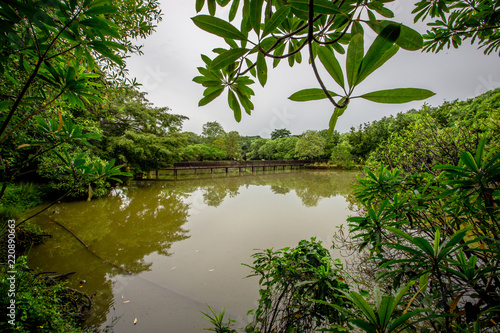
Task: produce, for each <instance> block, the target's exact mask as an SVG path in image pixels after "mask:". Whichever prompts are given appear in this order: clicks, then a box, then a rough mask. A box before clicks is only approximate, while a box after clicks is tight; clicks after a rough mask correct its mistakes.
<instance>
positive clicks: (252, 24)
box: [193, 0, 441, 132]
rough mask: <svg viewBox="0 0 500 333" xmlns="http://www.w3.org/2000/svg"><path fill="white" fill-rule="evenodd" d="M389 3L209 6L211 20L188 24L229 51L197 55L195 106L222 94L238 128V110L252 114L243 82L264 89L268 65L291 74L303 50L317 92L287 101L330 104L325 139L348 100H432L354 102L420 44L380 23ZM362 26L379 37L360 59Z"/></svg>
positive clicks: (377, 95)
mask: <svg viewBox="0 0 500 333" xmlns="http://www.w3.org/2000/svg"><path fill="white" fill-rule="evenodd" d="M387 2H388V1H383V0H371V1H356V0H345V1H334V2H330V1H323V0H292V1H287V2H285V1H270V0H266V1H264V0H256V1H244V2H240V1H238V0H233V1H230V0H226V1H208V2H207V4H208V10H209V13H210V15H198V16H196V17H194V18H193V22H194V23H195V24H196V25H197V26H198V27H199V28H201V29H203V30H205V31H207V32H209V33H212V34H215V35H217V36H219V37H222V38H224V40H225V41H226V43H227V44H228V48H227V49H222V48H218V49H216V50H215V51H216V52H215V53H216V56H215V57H214V58H210V57H208V56H206V55H202V59H203V61H204V63H205V67H200V68H198V69H199V72H200V74H201V75H200V76H197V77H195V78H194V81H195V82H197V83H199V84H202V85H203V86H205V87H206V90H205V92H204V94H203V96H204V97H203V98H202V99H201V100H200V102H199V105H200V106H203V105H206V104H208V103H210V102H211V101H212V100H214V99H215V98H217V97H219V96H220V95H221V94H222V93H223V92H224V91H225V90H227V98H228V105H229V107H230V108H231V110H232V111H233V113H234V117H235V119H236V121H240V120H241V116H242V109H243V110H244V111H245V112H246V113H248V114H251V111H252V110H253V109H254V106H253V104H252V102H251V101H250V98H251V96H253V95H254V92H253V90H252V89H251V88H250V85H252V84H254V83H255V82H254V80H253V79H251V78H250V76H249V75H251V76H253V77H254V78H256V79H257V80H258V81H259V83H260V84H261V85H262V86H265V84H266V82H267V75H268V63H267V60H266V58H271V59H273V67H276V66H277V65H278V64H279V63H280V61H281V60H282V59H288V64H289V65H290V66H293V65H294V64H295V63H300V62H302V56H303V54H302V51H303V50H306V49H307V51H308V52H307V56H308V61H309V62H310V64H311V67H312V69H313V71H314V74H315V76H316V79H317V81H318V84H319V86H320V88H308V89H303V90H301V91H298V92H296V93H294V94H293V95H291V96H290V97H289V99H291V100H293V101H300V102H303V101H310V100H320V99H328V100H329V102H330V103H331V104H332V105H333V106H334V110H333V112H332V117H331V120H330V124H329V125H330V126H329V127H330V132H332V131H333V129H334V128H335V124H336V122H337V119H338V117H340V116H341V115H342V114H343V113H344V111H345V109H346V108H347V106H348V105H349V103H350V101H351V100H352V99H355V98H363V99H367V100H370V101H373V102H377V103H406V102H410V101H415V100H422V99H426V98H428V97H431V96H432V95H434V93H432V92H430V91H428V90H425V89H416V88H401V89H389V90H380V91H374V92H369V93H366V94H363V95H355V94H354V92H355V90H357V89H356V88H357V87H358V86H359V85H360V84H361V83H362V82H363V81H364V80H365V79H366V78H367V77H368V76H369V75H370V74H371V73H373V72H374V71H375V70H376V69H378V68H379V67H381V66H382V65H383V64H385V62H387V61H388V60H389V59H390V58H392V57H393V56H394V55H395V54H396V53H397V52H398V50H399V49H400V48H403V49H405V50H410V51H415V50H419V49H421V48H422V46H423V39H422V36H421V35H420V34H419V33H418V32H417V31H415V30H413V29H411V28H409V27H407V26H405V25H402V24H400V23H397V22H393V21H389V20H386V19H385V18H389V19H390V18H392V17H393V16H394V14H393V13H392V11H391V10H389V9H388V8H387V7H386V3H387ZM440 2H441V1H440ZM229 3H231V9H230V11H229V20H228V21H225V20H223V19H220V18H218V17H216V16H215V14H216V9H217V4H218V5H219V6H226V5H228V4H229ZM264 4H265V6H264ZM204 5H205V1H204V0H197V1H196V10H197V11H200V10H201V9H202V8H203V7H204ZM240 5H242V6H240ZM237 13H240V14H241V25H240V28H237V27H236V26H234V25H233V24H231V23H230V22H231V21H233V20H234V19H235V17H236V14H237ZM380 17H382V18H383V19H380ZM363 25H364V26H365V27H368V28H369V29H372V30H373V31H374V32H375V33H376V34H377V35H378V37H377V38H375V40H374V41H373V43H372V44H371V45H370V47H369V49H368V50H367V52H366V53H365V50H364V28H363ZM346 49H347V52H346ZM344 53H346V65H345V70H343V69H342V67H341V66H340V63H339V61H338V60H337V57H338V55H339V54H344ZM319 64H321V65H322V66H323V67H324V68H325V70H326V72H328V74H329V75H330V76H331V77H332V78H333V80H334V81H335V82H336V84H337V86H336V87H334V88H330V89H332V90H330V89H329V88H327V87H326V85H325V83H324V82H323V79H322V78H321V75H320V71H319V70H318V65H319Z"/></svg>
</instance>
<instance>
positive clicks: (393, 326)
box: [387, 309, 429, 332]
mask: <svg viewBox="0 0 500 333" xmlns="http://www.w3.org/2000/svg"><path fill="white" fill-rule="evenodd" d="M427 311H429V309H416V310H413V311H412V312H407V313H405V314H404V315H402V316H401V317H398V318H397V319H396V320H394V321H393V322H392V323H391V326H390V327H389V328H388V329H387V332H392V331H394V330H396V328H397V327H398V326H400V325H401V324H404V323H405V322H406V321H407V320H408V319H410V318H411V317H414V316H415V315H417V314H419V313H422V312H427Z"/></svg>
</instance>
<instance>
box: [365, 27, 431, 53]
mask: <svg viewBox="0 0 500 333" xmlns="http://www.w3.org/2000/svg"><path fill="white" fill-rule="evenodd" d="M390 24H398V25H400V28H401V32H400V34H399V37H398V39H397V40H396V45H398V46H399V47H401V48H402V49H405V50H408V51H417V50H420V49H421V48H422V47H423V46H424V39H423V38H422V35H420V33H419V32H418V31H416V30H413V29H412V28H409V27H407V26H406V25H403V24H399V23H397V22H393V21H385V20H384V21H370V22H368V25H369V26H370V27H371V28H372V29H373V31H375V32H376V33H380V32H381V31H382V30H383V29H384V28H385V27H387V26H388V25H390Z"/></svg>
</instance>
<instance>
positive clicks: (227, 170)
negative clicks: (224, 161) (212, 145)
mask: <svg viewBox="0 0 500 333" xmlns="http://www.w3.org/2000/svg"><path fill="white" fill-rule="evenodd" d="M228 175H229V168H226V177H227V176H228Z"/></svg>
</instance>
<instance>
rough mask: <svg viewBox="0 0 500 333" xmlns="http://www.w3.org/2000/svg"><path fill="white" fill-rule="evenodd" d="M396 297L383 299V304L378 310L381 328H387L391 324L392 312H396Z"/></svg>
mask: <svg viewBox="0 0 500 333" xmlns="http://www.w3.org/2000/svg"><path fill="white" fill-rule="evenodd" d="M393 303H394V297H393V296H390V297H387V296H385V297H383V298H382V302H381V303H380V308H379V309H378V311H377V312H378V317H379V320H380V326H382V327H385V326H387V324H388V323H389V319H390V318H391V315H392V312H393V311H394V308H395V304H393Z"/></svg>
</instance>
